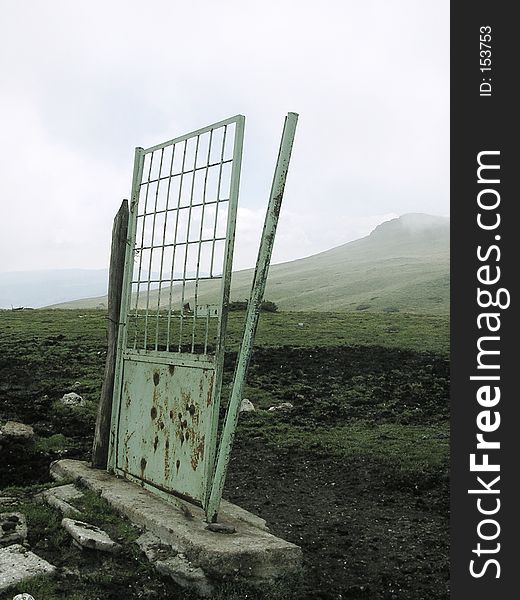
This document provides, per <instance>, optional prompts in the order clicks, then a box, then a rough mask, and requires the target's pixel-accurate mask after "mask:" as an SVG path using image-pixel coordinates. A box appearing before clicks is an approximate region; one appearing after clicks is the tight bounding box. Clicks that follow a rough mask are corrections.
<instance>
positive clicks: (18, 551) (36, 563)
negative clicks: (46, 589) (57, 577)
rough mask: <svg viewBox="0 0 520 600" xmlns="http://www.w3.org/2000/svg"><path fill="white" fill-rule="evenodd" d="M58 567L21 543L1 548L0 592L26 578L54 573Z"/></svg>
mask: <svg viewBox="0 0 520 600" xmlns="http://www.w3.org/2000/svg"><path fill="white" fill-rule="evenodd" d="M55 570H56V567H55V566H54V565H51V564H50V563H48V562H47V561H46V560H43V558H40V557H39V556H37V555H36V554H34V553H33V552H30V551H29V550H27V549H26V548H24V547H23V546H22V545H20V544H13V545H11V546H8V547H7V548H0V592H3V591H4V590H6V589H7V588H9V587H11V586H13V585H16V584H18V583H20V582H22V581H25V580H26V579H31V578H32V577H37V576H39V575H45V574H51V573H54V571H55Z"/></svg>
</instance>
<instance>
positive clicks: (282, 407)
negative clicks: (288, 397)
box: [268, 402, 294, 412]
mask: <svg viewBox="0 0 520 600" xmlns="http://www.w3.org/2000/svg"><path fill="white" fill-rule="evenodd" d="M293 408H294V406H293V405H292V404H291V403H290V402H282V403H281V404H277V405H276V406H271V407H269V409H268V410H269V412H277V411H284V410H291V409H293Z"/></svg>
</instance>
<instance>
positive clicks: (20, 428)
mask: <svg viewBox="0 0 520 600" xmlns="http://www.w3.org/2000/svg"><path fill="white" fill-rule="evenodd" d="M10 441H15V442H22V443H28V442H32V441H34V429H33V428H32V427H31V426H30V425H24V424H23V423H18V422H17V421H7V423H6V424H5V425H4V426H3V427H1V428H0V442H10Z"/></svg>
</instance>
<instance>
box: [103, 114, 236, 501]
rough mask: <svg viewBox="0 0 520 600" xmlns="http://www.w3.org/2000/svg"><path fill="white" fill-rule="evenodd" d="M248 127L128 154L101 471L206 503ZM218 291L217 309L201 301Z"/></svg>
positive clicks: (202, 132)
mask: <svg viewBox="0 0 520 600" xmlns="http://www.w3.org/2000/svg"><path fill="white" fill-rule="evenodd" d="M244 122H245V118H244V117H243V116H242V115H238V116H236V117H232V118H230V119H227V120H225V121H221V122H219V123H215V124H213V125H210V126H208V127H205V128H203V129H199V130H198V131H194V132H192V133H190V134H187V135H185V136H181V137H179V138H176V139H174V140H171V141H169V142H166V143H164V144H159V145H158V146H153V147H152V148H148V149H146V150H145V149H142V148H137V149H136V153H135V162H134V174H133V182H132V197H131V205H130V220H129V228H128V242H127V243H128V247H127V252H126V263H125V273H124V280H123V298H122V305H121V316H120V330H119V342H118V358H117V365H116V374H115V385H114V401H113V412H112V425H111V434H110V452H109V468H110V469H111V470H112V471H114V472H116V473H117V474H119V475H122V476H124V477H127V478H128V479H131V480H134V481H136V482H138V483H140V484H141V485H143V486H145V487H149V488H152V489H153V490H155V491H156V492H158V493H162V492H165V493H166V494H167V495H168V496H171V494H174V495H177V496H180V497H183V498H186V499H188V500H190V501H191V502H195V503H197V504H199V505H202V506H206V504H207V501H208V496H209V493H210V490H209V489H208V488H209V484H210V482H211V481H212V476H213V468H214V463H215V449H216V439H217V426H218V414H219V400H220V388H221V384H222V371H223V360H224V339H225V332H226V324H227V310H228V300H229V291H230V282H231V267H232V258H233V246H234V237H235V222H236V213H237V201H238V188H239V180H240V168H241V158H242V145H243V134H244ZM209 289H210V290H213V293H214V292H215V290H216V289H218V302H217V303H216V304H215V303H214V304H208V303H207V302H206V303H205V302H204V297H205V296H204V295H205V293H206V292H205V290H209Z"/></svg>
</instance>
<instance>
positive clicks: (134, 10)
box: [0, 0, 449, 271]
mask: <svg viewBox="0 0 520 600" xmlns="http://www.w3.org/2000/svg"><path fill="white" fill-rule="evenodd" d="M0 63H1V64H0V66H1V73H2V77H1V79H0V97H1V100H2V110H1V111H0V126H1V132H2V144H1V147H0V165H1V166H0V170H1V173H2V175H1V178H2V191H1V195H0V198H1V209H2V219H1V225H0V252H1V257H2V259H1V260H2V262H1V264H0V271H16V270H32V269H57V268H74V267H77V268H103V267H105V266H106V265H107V263H108V253H109V242H110V231H111V226H112V219H113V216H114V214H115V212H116V211H117V209H118V207H119V204H120V201H121V199H122V198H123V197H127V196H128V195H129V188H130V180H131V169H132V161H133V149H134V147H135V146H137V145H140V146H144V147H147V146H151V145H153V144H155V143H159V142H162V141H165V140H167V139H170V138H172V137H175V136H178V135H181V134H183V133H186V132H188V131H191V130H193V129H197V128H199V127H202V126H204V125H206V124H209V123H211V122H214V121H218V120H220V119H223V118H226V117H228V116H232V115H234V114H237V113H242V114H245V115H246V137H245V146H244V162H243V169H242V185H241V192H240V200H239V203H240V207H241V208H240V211H239V224H238V234H237V250H236V263H235V264H236V266H237V267H239V268H240V267H245V266H250V265H252V264H253V263H254V258H255V254H256V248H257V244H258V238H259V232H260V229H261V225H262V222H263V214H264V210H265V204H266V201H267V196H268V192H269V187H270V183H271V179H272V172H273V167H274V162H275V159H276V155H277V147H278V143H279V138H280V134H281V128H282V124H283V117H284V115H285V114H286V113H287V111H295V112H298V113H300V122H299V126H298V131H297V138H296V142H295V148H294V153H293V162H292V164H291V170H290V174H289V180H288V183H287V188H286V196H285V199H284V206H283V209H282V217H281V220H280V227H279V236H278V239H277V243H276V247H275V253H274V260H275V261H276V262H280V261H283V260H289V259H292V258H297V257H301V256H306V255H309V254H312V253H315V252H319V251H321V250H325V249H327V248H330V247H333V246H336V245H338V244H341V243H344V242H347V241H349V240H352V239H355V238H357V237H360V236H362V235H365V234H367V233H368V232H369V231H370V230H371V229H372V228H373V227H374V226H375V225H377V224H378V223H379V222H381V221H383V220H386V219H388V218H391V217H393V216H396V215H399V214H402V213H406V212H427V213H431V214H438V215H448V214H449V191H448V190H449V88H448V85H449V3H448V2H447V0H440V1H439V0H437V1H433V0H430V1H424V2H417V0H412V1H406V0H392V1H389V0H373V1H370V0H366V1H364V2H354V1H353V0H336V1H322V2H308V1H306V0H303V1H301V0H300V1H297V0H292V1H285V2H283V1H281V0H278V1H277V2H276V1H272V0H263V1H262V2H250V1H245V0H242V1H228V0H218V1H214V2H212V1H210V0H199V1H198V2H196V3H194V2H180V1H176V0H171V1H169V2H168V1H159V0H152V1H150V0H149V1H147V2H143V1H140V2H135V1H133V0H126V1H114V0H112V1H110V2H108V1H106V0H105V1H99V0H90V1H89V2H70V1H57V0H45V2H40V1H36V0H32V1H31V0H29V1H26V2H19V1H17V0H3V2H2V19H1V22H0Z"/></svg>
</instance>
